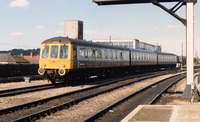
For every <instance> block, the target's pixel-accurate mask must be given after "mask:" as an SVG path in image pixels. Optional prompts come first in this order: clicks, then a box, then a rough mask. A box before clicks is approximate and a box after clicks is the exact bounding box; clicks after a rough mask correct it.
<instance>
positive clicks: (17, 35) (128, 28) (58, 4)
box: [0, 0, 200, 55]
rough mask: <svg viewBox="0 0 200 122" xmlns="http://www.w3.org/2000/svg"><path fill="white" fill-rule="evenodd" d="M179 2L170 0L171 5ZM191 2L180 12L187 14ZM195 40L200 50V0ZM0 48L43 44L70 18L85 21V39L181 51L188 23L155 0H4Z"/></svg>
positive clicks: (0, 13) (0, 11)
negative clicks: (104, 1)
mask: <svg viewBox="0 0 200 122" xmlns="http://www.w3.org/2000/svg"><path fill="white" fill-rule="evenodd" d="M174 4H175V3H167V4H164V5H165V6H167V7H169V8H171V7H172V6H173V5H174ZM185 11H186V10H185V7H182V8H181V9H180V10H179V11H177V14H178V15H179V16H181V17H183V18H185ZM194 12H195V14H194V19H195V23H194V25H195V30H194V31H195V34H194V42H195V49H196V51H197V54H198V55H200V48H199V47H200V3H197V4H196V5H195V8H194ZM0 18H1V19H0V50H10V49H13V48H24V49H28V48H39V47H40V43H41V42H42V41H43V40H46V39H48V38H52V37H55V36H64V22H65V20H82V21H84V38H85V39H86V40H91V39H108V38H109V37H110V35H111V37H112V39H139V40H140V41H143V42H147V43H151V44H159V45H162V49H163V51H164V52H171V53H175V54H177V55H181V45H182V43H183V45H184V53H185V45H186V32H185V30H186V28H185V26H184V25H183V24H182V23H181V22H179V21H178V20H176V19H175V18H174V17H172V16H171V15H169V14H168V13H166V12H165V11H163V10H161V9H160V8H158V7H157V6H154V5H153V4H137V5H136V4H129V5H112V6H98V5H97V4H95V3H93V2H92V0H0Z"/></svg>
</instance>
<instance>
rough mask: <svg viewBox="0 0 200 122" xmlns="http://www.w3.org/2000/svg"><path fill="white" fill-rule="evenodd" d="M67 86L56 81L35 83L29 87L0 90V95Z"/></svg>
mask: <svg viewBox="0 0 200 122" xmlns="http://www.w3.org/2000/svg"><path fill="white" fill-rule="evenodd" d="M65 86H67V85H66V84H64V83H57V84H54V85H53V84H45V85H37V86H30V87H21V88H14V89H7V90H1V91H0V97H6V96H13V95H18V94H24V93H29V92H35V91H41V90H46V89H53V88H60V87H65Z"/></svg>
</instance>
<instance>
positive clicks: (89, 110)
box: [37, 75, 171, 122]
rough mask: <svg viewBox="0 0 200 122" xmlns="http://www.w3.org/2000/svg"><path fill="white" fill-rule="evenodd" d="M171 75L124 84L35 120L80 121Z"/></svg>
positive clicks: (51, 121) (52, 121)
mask: <svg viewBox="0 0 200 122" xmlns="http://www.w3.org/2000/svg"><path fill="white" fill-rule="evenodd" d="M169 76H171V75H165V76H159V77H156V78H151V79H148V80H144V81H142V82H137V83H134V84H133V85H130V86H125V87H123V88H120V89H117V90H114V91H112V92H109V93H106V94H103V95H99V96H97V97H94V98H91V99H87V100H84V101H82V102H80V103H79V104H77V105H75V106H73V107H71V108H68V109H65V110H62V111H60V112H57V113H55V114H53V115H51V116H47V117H45V118H43V119H40V120H37V121H42V122H43V121H45V122H47V121H48V122H49V121H50V122H54V121H63V122H66V121H73V122H80V121H82V120H84V119H86V118H87V117H89V116H91V115H92V114H94V113H96V112H98V111H99V110H101V109H103V108H104V107H106V106H108V105H110V104H111V103H113V102H115V101H117V100H119V99H121V98H123V97H125V96H126V95H128V94H130V93H132V92H134V91H137V90H139V89H141V88H143V87H145V86H147V85H149V84H152V83H154V82H156V81H158V80H161V79H163V78H166V77H169Z"/></svg>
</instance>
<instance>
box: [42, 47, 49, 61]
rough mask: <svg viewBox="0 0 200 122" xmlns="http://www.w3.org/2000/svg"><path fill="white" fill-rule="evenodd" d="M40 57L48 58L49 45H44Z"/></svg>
mask: <svg viewBox="0 0 200 122" xmlns="http://www.w3.org/2000/svg"><path fill="white" fill-rule="evenodd" d="M42 58H43V59H44V58H49V46H44V47H43V49H42Z"/></svg>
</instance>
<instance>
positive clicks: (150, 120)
mask: <svg viewBox="0 0 200 122" xmlns="http://www.w3.org/2000/svg"><path fill="white" fill-rule="evenodd" d="M163 121H165V122H200V104H187V105H140V106H138V107H137V108H136V109H134V110H133V111H132V112H131V113H130V114H129V115H127V116H126V117H125V118H124V119H123V120H122V121H121V122H163Z"/></svg>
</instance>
